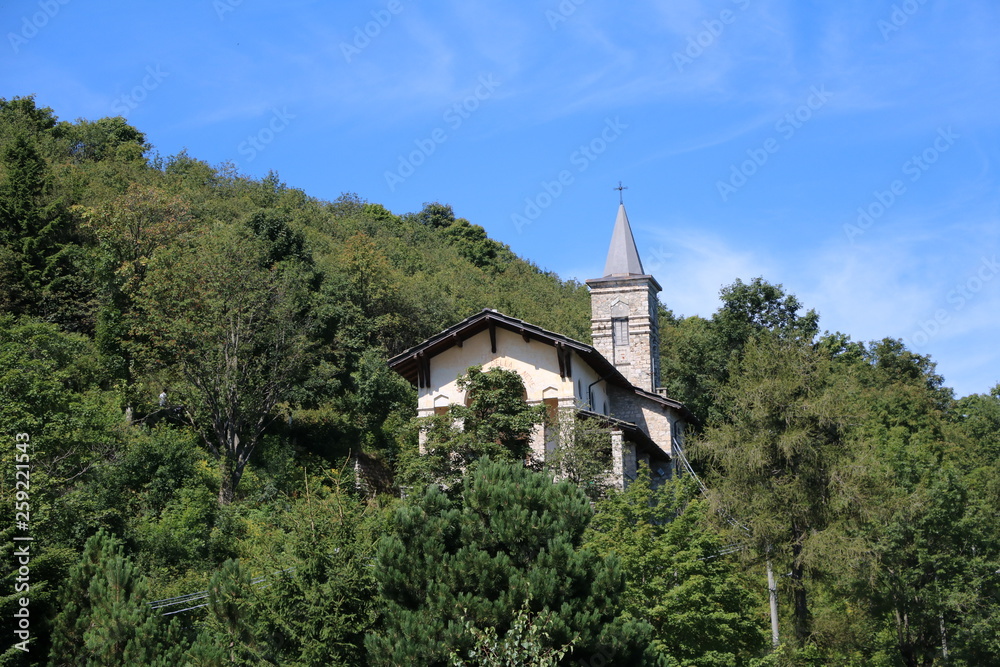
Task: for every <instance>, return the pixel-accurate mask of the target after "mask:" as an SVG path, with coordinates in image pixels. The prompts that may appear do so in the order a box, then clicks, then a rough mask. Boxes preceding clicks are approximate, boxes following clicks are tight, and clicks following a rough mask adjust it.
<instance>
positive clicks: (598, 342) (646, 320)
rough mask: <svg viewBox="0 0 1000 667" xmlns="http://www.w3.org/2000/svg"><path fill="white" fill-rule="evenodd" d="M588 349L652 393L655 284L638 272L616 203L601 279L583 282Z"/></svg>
mask: <svg viewBox="0 0 1000 667" xmlns="http://www.w3.org/2000/svg"><path fill="white" fill-rule="evenodd" d="M587 286H588V287H589V288H590V309H591V316H590V326H591V335H592V339H593V345H594V347H595V348H596V349H597V351H598V352H600V353H601V354H602V355H604V357H605V358H606V359H608V360H609V361H611V362H612V363H613V364H614V365H615V368H617V369H618V370H619V371H620V372H621V374H622V375H624V376H625V377H626V378H627V379H628V380H629V382H631V383H632V384H634V385H635V386H636V387H639V388H640V389H645V390H646V391H649V392H655V391H656V388H657V386H658V385H659V383H660V330H659V326H658V323H657V304H658V300H657V298H656V295H657V294H658V293H659V292H660V289H661V288H660V284H659V283H658V282H656V278H654V277H653V276H650V275H647V274H646V273H645V272H644V271H643V270H642V261H641V260H640V259H639V251H638V250H637V249H636V247H635V239H634V238H633V237H632V228H631V227H630V226H629V224H628V215H626V214H625V204H624V203H621V202H619V205H618V217H617V218H616V219H615V229H614V232H613V233H612V234H611V247H610V248H609V249H608V260H607V262H606V263H605V265H604V276H603V277H601V278H593V279H591V280H588V281H587Z"/></svg>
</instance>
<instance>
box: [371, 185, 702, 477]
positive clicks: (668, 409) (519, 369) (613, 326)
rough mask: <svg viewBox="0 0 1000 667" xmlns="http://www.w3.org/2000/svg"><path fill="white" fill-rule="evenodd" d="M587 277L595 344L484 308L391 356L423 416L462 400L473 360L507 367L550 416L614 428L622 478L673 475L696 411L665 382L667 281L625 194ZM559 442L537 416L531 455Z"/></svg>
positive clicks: (615, 460) (614, 454)
mask: <svg viewBox="0 0 1000 667" xmlns="http://www.w3.org/2000/svg"><path fill="white" fill-rule="evenodd" d="M586 283H587V286H588V287H589V288H590V302H591V330H592V335H591V337H592V341H593V342H592V344H587V343H582V342H580V341H577V340H573V339H572V338H568V337H566V336H563V335H561V334H559V333H556V332H552V331H547V330H545V329H542V328H541V327H538V326H535V325H533V324H530V323H528V322H525V321H523V320H519V319H517V318H514V317H510V316H508V315H505V314H503V313H500V312H497V311H495V310H490V309H486V310H483V311H481V312H479V313H477V314H475V315H473V316H471V317H468V318H466V319H464V320H462V321H461V322H458V323H457V324H455V325H453V326H451V327H449V328H448V329H445V330H444V331H442V332H440V333H438V334H437V335H435V336H432V337H430V338H428V339H427V340H425V341H424V342H422V343H420V344H419V345H416V346H415V347H412V348H410V349H408V350H406V351H404V352H402V353H400V354H398V355H396V356H395V357H393V358H392V359H390V360H389V365H390V367H391V368H392V369H393V370H395V371H396V372H397V373H399V374H400V375H402V376H403V377H404V378H406V379H407V380H408V381H410V382H411V383H412V384H413V385H414V386H416V388H417V391H418V399H417V414H418V416H419V417H428V416H431V415H434V414H442V413H444V412H446V411H447V409H448V406H449V405H451V404H456V403H457V404H461V403H463V402H464V401H465V398H466V397H465V395H464V393H463V391H462V390H461V389H460V388H459V386H458V382H457V380H458V378H459V377H460V376H462V375H464V374H465V372H466V369H468V368H469V367H470V366H474V365H480V366H482V368H483V370H484V371H485V370H489V369H490V368H493V367H497V366H499V367H502V368H505V369H508V370H511V371H514V372H516V373H517V374H518V375H520V377H521V380H522V381H523V382H524V389H525V401H526V402H527V403H528V404H530V405H539V404H541V405H545V406H546V409H547V413H548V415H549V417H550V419H549V420H548V421H549V423H550V424H551V423H553V422H554V420H559V421H562V422H565V420H572V419H582V418H591V419H595V420H597V422H598V423H600V424H602V425H603V427H605V428H607V429H608V430H609V432H610V434H611V462H612V465H611V468H612V469H611V471H609V473H610V474H611V481H612V484H613V485H614V486H617V487H618V488H624V487H625V486H627V484H628V482H629V480H631V479H634V478H635V475H636V472H637V469H638V465H639V464H640V463H643V464H645V465H647V466H648V467H649V469H650V472H651V474H652V476H653V479H654V481H656V480H660V479H665V478H667V477H669V476H670V475H671V474H672V472H673V470H674V468H675V466H676V465H677V458H678V456H683V453H682V450H681V448H682V447H683V441H684V440H683V439H684V427H685V423H687V422H688V421H690V419H691V415H690V412H689V411H688V410H687V408H685V407H684V405H682V404H681V403H679V402H677V401H675V400H672V399H671V398H669V397H667V396H666V394H665V392H664V391H663V390H662V389H661V388H659V386H658V384H659V378H660V368H659V366H660V364H659V359H660V337H659V327H658V324H657V306H658V301H657V294H658V293H659V292H660V290H661V288H660V284H659V283H658V282H657V281H656V278H654V277H653V276H651V275H648V274H646V272H645V271H643V268H642V261H641V260H640V258H639V252H638V249H637V248H636V245H635V239H634V237H633V235H632V229H631V227H630V226H629V221H628V215H627V214H626V212H625V205H624V204H623V203H619V206H618V215H617V218H616V219H615V224H614V231H613V232H612V234H611V246H610V248H609V249H608V257H607V262H606V263H605V266H604V275H603V276H602V277H600V278H593V279H591V280H588V281H586ZM557 443H558V439H557V437H556V435H555V433H554V429H552V428H551V427H550V426H546V425H538V426H536V428H535V430H534V432H533V434H532V437H531V456H532V457H533V458H534V459H536V460H538V461H541V462H544V461H545V460H546V457H548V456H550V455H551V453H552V451H553V450H554V448H555V447H556V446H557Z"/></svg>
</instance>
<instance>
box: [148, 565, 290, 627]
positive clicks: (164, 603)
mask: <svg viewBox="0 0 1000 667" xmlns="http://www.w3.org/2000/svg"><path fill="white" fill-rule="evenodd" d="M290 570H295V568H294V567H286V568H285V569H284V570H275V571H274V572H272V573H271V575H275V574H281V573H283V572H288V571H290ZM265 581H267V577H266V576H260V577H256V578H254V579H251V580H250V585H251V586H257V585H258V584H262V583H264V582H265ZM207 597H209V592H208V589H207V588H206V589H205V590H203V591H198V592H196V593H188V594H186V595H178V596H176V597H172V598H163V599H162V600H153V601H152V602H147V603H146V604H148V605H149V608H150V609H166V608H167V607H173V606H176V605H182V604H188V603H191V602H194V601H196V600H204V599H205V598H207ZM208 604H209V603H208V602H203V603H202V604H196V605H194V606H192V607H185V608H184V609H177V610H175V611H168V612H164V613H162V614H160V616H171V615H173V614H179V613H181V612H182V611H191V610H192V609H200V608H201V607H205V606H207V605H208Z"/></svg>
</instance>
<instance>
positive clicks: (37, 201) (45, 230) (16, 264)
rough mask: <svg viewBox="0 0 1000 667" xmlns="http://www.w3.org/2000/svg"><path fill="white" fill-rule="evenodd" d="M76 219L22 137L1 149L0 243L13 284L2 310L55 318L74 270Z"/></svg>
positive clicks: (35, 150) (44, 165) (43, 164)
mask: <svg viewBox="0 0 1000 667" xmlns="http://www.w3.org/2000/svg"><path fill="white" fill-rule="evenodd" d="M76 240H77V239H76V237H75V230H74V228H73V225H72V221H71V219H70V217H69V216H68V214H67V212H66V208H65V206H64V204H63V202H62V200H61V199H59V198H57V197H55V196H54V195H53V192H52V182H51V177H50V174H49V167H48V163H47V162H46V161H45V158H44V157H42V155H41V153H40V152H39V150H38V148H37V145H36V142H35V141H33V140H32V139H30V138H29V137H28V136H27V135H26V134H24V133H21V134H18V135H16V136H14V138H13V139H12V140H11V141H9V142H8V143H6V144H5V145H3V146H2V147H0V245H3V246H6V248H7V250H6V251H5V257H4V263H5V265H6V266H5V269H6V272H7V273H8V277H9V278H10V280H11V282H10V283H9V284H8V285H5V289H4V290H3V293H0V297H2V299H3V303H0V306H2V307H3V308H5V309H7V310H10V311H13V312H16V313H29V314H39V315H51V314H53V313H54V312H56V311H57V310H58V308H57V306H58V303H57V301H58V300H59V297H60V294H63V296H65V294H64V293H65V292H66V291H67V290H66V289H64V288H67V287H68V285H67V284H66V283H67V282H68V281H69V278H70V276H71V274H72V272H73V267H74V265H75V260H76V255H77V251H78V249H79V248H78V245H77V243H76Z"/></svg>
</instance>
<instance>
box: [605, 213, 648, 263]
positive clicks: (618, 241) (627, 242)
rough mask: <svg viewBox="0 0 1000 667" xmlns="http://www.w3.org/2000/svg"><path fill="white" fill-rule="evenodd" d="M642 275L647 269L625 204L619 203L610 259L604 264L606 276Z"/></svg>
mask: <svg viewBox="0 0 1000 667" xmlns="http://www.w3.org/2000/svg"><path fill="white" fill-rule="evenodd" d="M642 275H645V271H643V270H642V260H640V259H639V251H638V250H637V249H636V247H635V238H634V237H633V236H632V228H631V227H630V226H629V224H628V215H626V213H625V204H619V205H618V217H617V218H616V219H615V231H614V232H613V233H612V234H611V247H610V248H608V261H607V262H606V263H605V264H604V277H605V278H608V277H610V276H642Z"/></svg>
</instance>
